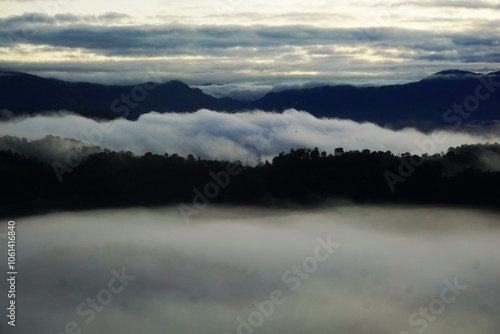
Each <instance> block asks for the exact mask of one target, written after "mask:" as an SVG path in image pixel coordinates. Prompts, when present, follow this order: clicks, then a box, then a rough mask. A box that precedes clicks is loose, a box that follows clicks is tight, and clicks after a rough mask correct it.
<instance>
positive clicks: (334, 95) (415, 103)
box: [251, 70, 500, 125]
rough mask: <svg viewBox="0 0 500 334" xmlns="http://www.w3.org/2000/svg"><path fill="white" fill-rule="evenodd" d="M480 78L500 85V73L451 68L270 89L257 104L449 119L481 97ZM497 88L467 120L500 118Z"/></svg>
mask: <svg viewBox="0 0 500 334" xmlns="http://www.w3.org/2000/svg"><path fill="white" fill-rule="evenodd" d="M479 79H482V80H486V81H488V80H493V81H494V82H497V83H499V85H500V72H495V73H490V74H488V75H479V74H476V73H472V72H465V71H459V70H447V71H442V72H439V73H436V74H434V75H432V76H429V77H427V78H424V79H423V80H421V81H419V82H414V83H409V84H404V85H390V86H382V87H355V86H348V85H340V86H323V87H316V88H309V89H293V90H286V91H282V92H279V93H275V92H272V93H269V94H267V95H266V96H264V97H263V98H262V99H260V100H257V101H254V102H253V103H252V104H251V107H252V108H259V109H264V110H276V111H281V110H283V109H286V108H295V109H298V110H306V111H308V112H310V113H312V114H314V115H315V116H317V117H323V116H324V117H339V118H348V119H352V120H355V121H370V122H375V123H378V124H381V125H384V124H387V123H390V124H398V123H403V124H404V123H408V122H434V123H437V124H444V123H446V122H445V121H444V119H443V115H444V114H445V112H446V111H447V110H448V109H450V108H453V106H454V105H455V104H463V103H464V100H465V99H466V98H467V97H468V96H473V97H474V96H475V94H476V89H477V87H478V85H480V84H481V81H480V80H479ZM494 89H495V91H494V92H493V93H491V95H490V96H489V97H488V98H487V99H485V100H484V101H479V102H480V103H479V108H478V109H477V110H476V111H474V112H472V113H471V114H470V116H469V117H468V118H466V119H465V118H464V119H463V121H464V122H470V121H493V120H498V119H500V87H498V86H497V87H495V88H494ZM480 93H481V94H487V93H489V91H488V90H487V89H486V88H484V89H481V91H480ZM474 101H476V100H474ZM468 102H469V103H471V101H468ZM450 115H453V114H450ZM455 116H456V115H455Z"/></svg>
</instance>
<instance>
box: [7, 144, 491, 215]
mask: <svg viewBox="0 0 500 334" xmlns="http://www.w3.org/2000/svg"><path fill="white" fill-rule="evenodd" d="M75 156H76V155H75ZM498 162H500V145H498V144H493V145H472V146H462V147H457V148H453V149H450V150H449V151H448V152H447V153H446V154H437V155H434V156H425V155H424V156H423V157H417V156H410V155H409V154H407V155H403V156H401V157H400V156H395V155H393V154H392V153H391V152H369V151H366V150H365V151H363V152H357V151H356V152H346V153H343V154H341V152H340V150H339V151H338V152H337V155H333V154H328V153H327V152H319V151H318V150H317V149H314V150H310V149H297V150H292V151H290V152H289V153H286V154H285V153H282V154H280V155H279V156H277V157H275V158H274V159H273V160H272V161H269V162H266V163H263V164H262V165H261V166H258V167H244V166H242V165H241V164H239V163H229V162H224V161H207V160H201V159H196V158H194V157H193V156H189V157H188V158H187V159H185V158H182V157H179V156H178V155H176V154H171V155H168V154H165V155H154V154H151V153H148V154H146V155H144V156H140V157H138V156H134V155H133V154H131V153H130V152H120V153H116V152H110V151H107V150H104V151H102V152H100V153H92V154H90V155H89V156H88V157H86V158H85V159H84V160H83V161H80V162H77V163H74V164H73V167H72V168H71V167H69V166H68V165H65V164H64V163H59V162H57V163H48V162H41V161H40V160H38V159H37V158H34V157H26V156H24V155H21V154H18V153H13V152H11V151H10V150H9V151H0V187H1V189H2V195H1V196H2V198H1V202H2V206H1V209H0V215H1V216H3V217H11V218H12V217H15V216H21V215H29V214H35V213H42V212H47V211H53V210H82V209H95V208H114V207H129V206H157V205H166V204H174V203H175V204H177V203H184V204H185V205H184V206H183V207H184V208H185V210H187V211H186V212H188V214H196V212H199V210H200V209H202V208H204V207H205V206H206V205H209V204H210V203H228V204H229V203H231V204H248V205H305V206H308V205H315V204H320V203H322V202H323V201H325V200H329V199H341V200H349V201H353V202H357V203H394V204H402V203H408V204H429V205H441V204H444V205H447V204H453V205H467V206H483V207H490V208H495V209H500V172H498V167H499V166H498V165H497V164H498ZM59 181H61V182H59ZM190 210H191V211H190Z"/></svg>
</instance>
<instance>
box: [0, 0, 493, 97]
mask: <svg viewBox="0 0 500 334" xmlns="http://www.w3.org/2000/svg"><path fill="white" fill-rule="evenodd" d="M499 28H500V7H499V5H498V3H497V2H492V1H384V2H382V1H379V0H371V1H368V0H367V1H343V0H337V1H316V0H311V1H306V2H289V1H277V0H266V1H261V0H210V1H209V0H193V1H191V0H182V1H178V0H168V1H166V0H165V1H160V0H142V1H117V0H109V1H97V0H85V1H84V0H37V1H31V0H23V1H10V0H7V1H2V2H0V68H1V67H3V68H9V69H16V70H20V71H28V72H30V73H34V74H39V75H43V76H55V77H59V78H64V79H71V80H89V81H97V82H120V83H121V82H135V81H140V80H141V79H142V78H143V77H144V74H145V73H146V72H148V71H151V70H152V71H156V72H159V73H161V75H162V77H166V78H172V79H173V78H179V79H181V80H184V81H186V82H187V83H189V84H204V83H222V84H228V83H232V84H238V85H243V86H247V87H250V88H258V87H269V86H272V85H275V84H290V83H293V84H297V83H298V84H303V83H307V82H325V83H340V82H342V83H344V82H345V83H355V84H381V83H389V82H406V81H411V80H416V79H420V78H422V77H423V76H426V75H429V74H431V73H434V72H437V71H439V70H443V69H448V68H460V69H467V70H472V71H478V72H489V71H495V70H498V69H499V66H498V63H499V62H500V52H499V51H498V50H499V43H498V37H499V30H500V29H499Z"/></svg>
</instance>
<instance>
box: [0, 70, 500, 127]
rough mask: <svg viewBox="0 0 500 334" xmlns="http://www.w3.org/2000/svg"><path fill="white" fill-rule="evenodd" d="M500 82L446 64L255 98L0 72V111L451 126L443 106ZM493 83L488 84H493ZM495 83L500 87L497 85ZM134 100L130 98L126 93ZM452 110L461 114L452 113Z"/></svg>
mask: <svg viewBox="0 0 500 334" xmlns="http://www.w3.org/2000/svg"><path fill="white" fill-rule="evenodd" d="M490 80H492V81H493V82H494V83H500V72H494V73H490V74H488V75H481V74H477V73H472V72H466V71H460V70H446V71H442V72H438V73H436V74H433V75H431V76H429V77H427V78H424V79H422V80H421V81H419V82H413V83H409V84H404V85H389V86H381V87H357V86H350V85H338V86H322V87H315V88H308V89H291V90H285V91H282V92H271V93H268V94H267V95H265V96H264V97H263V98H261V99H258V100H256V101H253V102H241V101H236V100H233V99H230V98H221V99H217V98H215V97H212V96H210V95H207V94H204V93H203V92H202V91H201V90H200V89H197V88H191V87H189V86H188V85H186V84H184V83H182V82H180V81H169V82H166V83H162V84H158V85H156V84H153V83H142V84H138V85H127V86H118V85H102V84H93V83H84V82H76V83H75V82H67V81H62V80H56V79H46V78H41V77H38V76H34V75H30V74H25V73H19V72H9V71H0V110H5V109H7V110H11V111H13V113H14V114H19V113H23V112H27V113H35V112H40V111H44V110H72V111H75V112H77V113H79V114H81V115H82V116H85V117H99V118H104V119H112V118H116V117H120V116H127V118H130V119H135V118H137V117H138V116H140V115H141V114H144V113H148V112H151V111H157V112H162V113H163V112H193V111H196V110H198V109H201V108H207V109H212V110H217V111H228V112H236V111H240V110H245V109H248V108H252V109H253V108H256V109H262V110H265V111H279V112H281V111H283V110H285V109H287V108H295V109H297V110H304V111H307V112H309V113H311V114H312V115H314V116H316V117H337V118H344V119H352V120H355V121H370V122H374V123H377V124H380V125H386V124H392V125H394V126H405V125H413V126H422V124H427V123H430V124H433V125H445V124H447V123H446V122H445V120H444V119H443V115H444V114H445V112H446V111H447V110H448V109H450V108H453V106H454V105H455V104H458V105H460V104H463V103H464V101H465V99H466V98H467V97H469V96H472V97H474V96H475V94H476V89H477V87H478V86H479V85H481V84H482V83H481V82H488V81H490ZM488 88H489V89H490V90H488ZM491 90H494V92H491ZM499 90H500V87H498V86H494V87H493V88H492V87H487V88H482V89H481V91H480V92H481V94H487V93H490V95H489V96H488V97H487V98H486V99H483V100H481V101H479V100H477V99H476V100H474V98H472V99H469V100H468V102H469V103H472V102H474V101H478V102H479V108H478V109H477V110H476V111H474V112H472V113H470V116H469V117H467V118H464V117H462V121H463V122H470V121H476V122H491V121H494V120H499V119H500V93H499ZM127 99H128V100H127ZM449 116H450V117H453V116H455V117H456V116H457V115H456V114H449Z"/></svg>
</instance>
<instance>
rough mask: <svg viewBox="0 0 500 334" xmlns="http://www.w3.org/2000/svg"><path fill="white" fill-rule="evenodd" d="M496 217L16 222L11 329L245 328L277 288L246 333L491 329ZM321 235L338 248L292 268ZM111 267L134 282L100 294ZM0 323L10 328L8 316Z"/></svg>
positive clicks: (242, 211) (274, 215)
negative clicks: (278, 294)
mask: <svg viewBox="0 0 500 334" xmlns="http://www.w3.org/2000/svg"><path fill="white" fill-rule="evenodd" d="M499 218H500V217H499V216H498V214H493V213H488V212H481V211H474V210H461V209H430V208H418V207H413V208H407V207H381V208H376V207H337V208H330V209H317V210H311V211H307V212H301V211H289V210H271V209H259V210H255V209H247V208H244V207H237V208H223V207H213V206H211V207H209V208H208V209H207V210H205V211H204V212H203V214H202V215H200V218H198V220H197V221H194V222H193V224H191V225H185V224H183V222H182V218H181V216H180V214H179V212H178V210H177V208H175V207H173V208H164V209H158V210H139V209H135V210H134V209H131V210H119V211H118V210H117V211H91V212H82V213H79V214H75V213H59V214H52V215H46V216H38V217H31V218H24V219H22V220H21V219H20V220H18V221H17V226H18V228H17V232H18V235H19V236H20V238H19V240H18V244H17V248H18V254H19V255H18V261H17V262H18V264H19V276H18V282H17V284H18V290H19V294H18V296H17V302H18V305H19V309H18V312H19V317H18V322H17V326H16V327H17V328H15V329H16V332H23V333H33V332H40V333H59V332H63V331H64V327H65V325H66V324H67V323H69V322H75V323H76V324H77V325H78V326H79V328H81V329H82V332H83V333H90V334H93V333H109V334H128V333H130V334H132V333H152V334H156V333H158V334H160V333H193V334H197V333H200V334H201V333H203V334H207V333H208V334H212V333H213V334H215V333H220V334H222V333H231V334H232V333H250V332H251V331H249V330H248V329H241V328H240V331H238V326H239V320H238V318H239V317H241V319H244V321H246V322H247V323H248V322H249V321H250V322H252V320H251V319H250V320H249V317H250V315H251V314H252V313H253V312H256V310H257V307H256V306H255V304H254V302H257V303H262V302H263V301H264V300H269V298H270V294H271V292H272V291H275V290H280V291H282V292H283V296H282V298H281V300H282V299H283V297H285V298H284V299H285V300H284V301H283V303H281V304H279V305H278V304H277V305H275V307H274V310H273V312H269V313H271V314H270V315H269V316H266V317H263V321H261V325H259V326H256V327H253V328H251V329H254V330H255V333H263V334H267V333H269V334H270V333H280V332H284V333H311V334H316V333H318V334H319V333H327V332H328V333H338V334H347V333H357V334H372V333H394V334H399V333H412V334H414V333H417V332H418V331H420V332H424V331H425V332H426V333H462V334H465V333H471V332H473V333H477V334H493V333H498V330H499V329H500V321H499V319H498V316H497V315H498V312H499V310H500V303H499V299H498V298H497V297H496V296H498V294H500V288H499V285H498V281H499V279H500V271H499V268H498V257H499V256H500V252H499V248H498V238H499V237H500V230H499V226H498V222H499V221H500V219H499ZM0 228H1V230H2V231H6V224H5V223H2V224H0ZM21 236H22V237H21ZM318 238H321V239H322V240H324V241H326V240H328V239H329V240H330V241H331V242H333V243H338V244H340V245H339V246H338V247H337V248H335V250H334V251H333V253H332V254H330V256H329V257H328V258H326V259H325V257H326V255H325V254H328V253H327V251H326V250H325V249H326V248H322V249H320V250H319V251H317V253H316V255H318V256H320V257H322V258H323V259H324V261H318V263H317V266H316V268H314V267H311V266H310V264H308V266H309V267H307V268H309V273H307V276H306V275H304V274H306V272H305V271H304V270H301V271H300V273H301V276H299V274H295V273H293V272H292V271H291V270H292V268H297V266H298V267H299V269H300V268H306V266H305V265H304V266H303V264H304V263H313V264H314V262H311V260H308V259H310V258H312V257H314V256H316V255H315V251H316V249H317V247H318V245H319V243H318V241H317V239H318ZM5 261H6V259H5V257H2V258H0V265H1V267H2V268H5V265H6V262H5ZM293 266H296V267H293ZM311 268H313V269H314V270H312V269H311ZM113 270H116V272H118V273H124V274H125V275H128V276H129V278H130V277H132V276H133V279H129V280H128V281H127V285H126V286H124V288H123V289H122V290H120V291H119V292H116V290H115V293H114V294H113V295H112V297H111V300H109V299H103V298H101V297H103V296H104V295H105V293H103V292H101V291H103V290H106V289H111V288H110V285H109V282H110V281H111V279H112V278H113V277H116V276H115V274H113ZM283 275H285V276H286V277H285V280H284V279H283ZM297 282H299V283H300V284H298V283H297ZM3 284H4V283H2V286H4V285H3ZM297 284H298V286H297ZM120 285H121V284H119V283H118V282H117V281H116V280H115V281H114V282H113V283H112V287H114V289H117V288H118V287H119V286H120ZM450 286H451V287H455V290H452V289H450ZM457 286H458V288H457ZM292 288H295V289H292ZM444 289H446V290H444ZM443 291H445V292H444V294H443ZM96 296H97V298H96ZM99 296H100V297H99ZM87 298H94V299H95V300H97V303H98V304H97V306H99V307H101V308H100V309H99V311H94V312H93V313H92V312H90V311H89V310H91V309H92V308H91V307H90V306H85V305H86V303H87ZM4 300H5V299H4V298H2V299H1V301H2V302H1V306H2V308H3V309H4V310H5V308H4V306H5V305H4ZM99 300H106V305H101V304H100V302H99ZM443 300H444V301H446V303H445V302H443ZM108 301H109V302H108ZM82 303H83V305H84V307H83V308H81V309H80V312H77V308H78V307H79V305H81V304H82ZM441 305H444V306H443V307H444V308H442V307H441ZM421 308H425V310H427V311H426V312H428V316H429V317H428V318H426V316H425V315H422V313H420V312H422V311H420V310H421ZM269 309H270V308H269ZM269 309H268V310H269ZM91 314H93V318H92V317H91ZM254 316H255V314H254ZM91 318H92V319H91ZM90 319H91V320H90ZM410 319H413V320H410ZM86 320H90V321H88V322H87V321H86ZM257 320H258V319H257ZM254 323H255V322H254ZM0 329H1V330H2V333H7V334H8V333H14V331H12V330H11V328H10V327H9V328H7V325H6V323H5V322H4V321H2V322H1V324H0Z"/></svg>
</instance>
